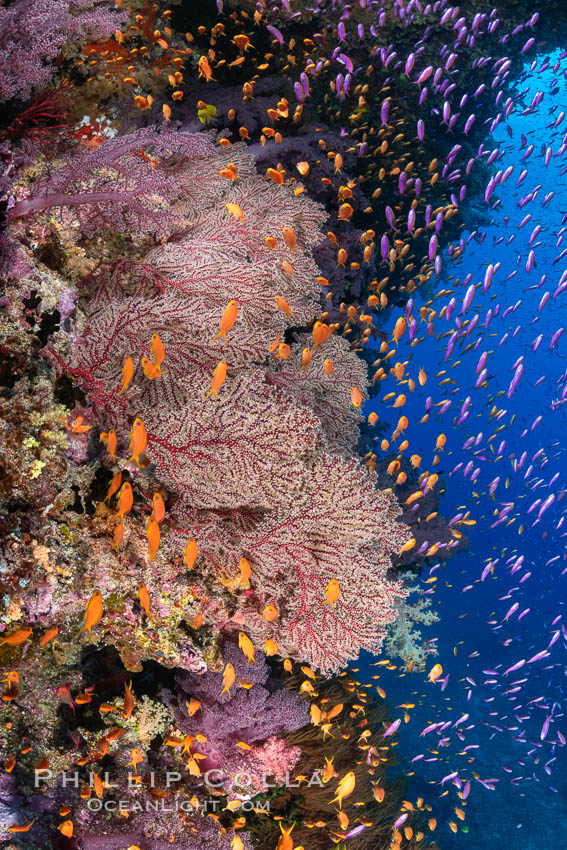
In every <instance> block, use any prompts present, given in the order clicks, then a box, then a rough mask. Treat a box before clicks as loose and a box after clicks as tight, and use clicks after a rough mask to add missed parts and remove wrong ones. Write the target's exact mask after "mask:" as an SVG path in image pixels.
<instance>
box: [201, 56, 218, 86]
mask: <svg viewBox="0 0 567 850" xmlns="http://www.w3.org/2000/svg"><path fill="white" fill-rule="evenodd" d="M198 68H199V77H204V78H205V82H207V83H209V82H210V81H211V80H214V77H213V72H212V70H211V66H210V65H209V60H208V59H207V57H206V56H201V58H200V59H199V62H198Z"/></svg>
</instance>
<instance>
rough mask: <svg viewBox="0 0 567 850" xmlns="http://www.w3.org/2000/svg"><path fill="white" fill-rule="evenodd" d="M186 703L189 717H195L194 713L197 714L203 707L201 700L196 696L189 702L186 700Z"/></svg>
mask: <svg viewBox="0 0 567 850" xmlns="http://www.w3.org/2000/svg"><path fill="white" fill-rule="evenodd" d="M185 705H186V706H187V714H188V715H189V717H193V715H194V714H197V712H198V711H199V709H200V708H201V702H200V700H198V699H195V697H191V699H190V700H189V702H187V701H186V702H185Z"/></svg>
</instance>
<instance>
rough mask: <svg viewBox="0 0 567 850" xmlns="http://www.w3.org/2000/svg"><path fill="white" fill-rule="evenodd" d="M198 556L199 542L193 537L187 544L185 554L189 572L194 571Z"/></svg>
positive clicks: (184, 558) (184, 557) (184, 559)
mask: <svg viewBox="0 0 567 850" xmlns="http://www.w3.org/2000/svg"><path fill="white" fill-rule="evenodd" d="M198 554H199V549H198V548H197V541H196V540H195V538H194V537H191V538H190V539H189V540H188V541H187V543H186V544H185V550H184V552H183V561H184V563H185V566H186V567H187V569H188V570H192V569H193V567H194V566H195V561H196V560H197V555H198Z"/></svg>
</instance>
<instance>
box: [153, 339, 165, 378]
mask: <svg viewBox="0 0 567 850" xmlns="http://www.w3.org/2000/svg"><path fill="white" fill-rule="evenodd" d="M150 354H151V357H152V360H153V363H154V366H155V367H156V369H158V370H159V373H160V375H161V364H162V363H163V361H164V359H165V348H164V346H163V342H162V341H161V339H160V337H159V334H152V341H151V344H150Z"/></svg>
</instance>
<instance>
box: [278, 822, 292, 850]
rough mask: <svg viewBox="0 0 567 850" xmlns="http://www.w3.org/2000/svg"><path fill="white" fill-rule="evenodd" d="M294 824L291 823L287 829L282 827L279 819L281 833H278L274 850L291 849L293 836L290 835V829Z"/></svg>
mask: <svg viewBox="0 0 567 850" xmlns="http://www.w3.org/2000/svg"><path fill="white" fill-rule="evenodd" d="M294 826H295V824H294V823H292V825H291V826H290V827H289V828H288V829H284V826H283V824H282V822H281V821H280V829H281V831H282V834H281V835H280V839H279V841H278V846H277V848H276V850H293V838H292V837H291V831H292V829H293V827H294Z"/></svg>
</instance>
